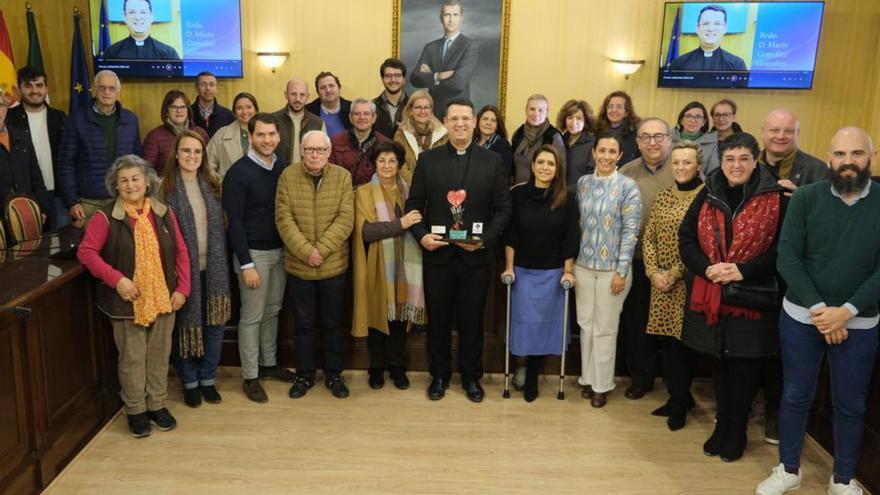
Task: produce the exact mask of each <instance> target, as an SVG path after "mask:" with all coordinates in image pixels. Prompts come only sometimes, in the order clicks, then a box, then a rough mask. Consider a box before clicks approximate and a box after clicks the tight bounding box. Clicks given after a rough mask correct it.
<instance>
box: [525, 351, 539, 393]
mask: <svg viewBox="0 0 880 495" xmlns="http://www.w3.org/2000/svg"><path fill="white" fill-rule="evenodd" d="M538 371H539V368H538V365H537V364H535V363H533V362H532V358H529V362H528V364H527V365H526V383H525V385H524V386H523V398H524V399H525V400H526V402H532V401H534V400H535V399H537V398H538Z"/></svg>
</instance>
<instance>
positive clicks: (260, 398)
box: [241, 378, 269, 404]
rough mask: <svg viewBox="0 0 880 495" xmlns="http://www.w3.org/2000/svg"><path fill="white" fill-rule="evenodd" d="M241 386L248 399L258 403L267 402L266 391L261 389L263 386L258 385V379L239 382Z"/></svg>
mask: <svg viewBox="0 0 880 495" xmlns="http://www.w3.org/2000/svg"><path fill="white" fill-rule="evenodd" d="M241 388H242V389H244V395H246V396H247V398H248V399H250V400H252V401H254V402H259V403H260V404H262V403H264V402H269V396H267V395H266V391H265V390H263V386H262V385H260V380H258V379H256V378H253V379H251V380H245V381H244V383H242V384H241Z"/></svg>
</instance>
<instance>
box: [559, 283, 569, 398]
mask: <svg viewBox="0 0 880 495" xmlns="http://www.w3.org/2000/svg"><path fill="white" fill-rule="evenodd" d="M562 290H564V291H565V307H564V308H563V310H562V354H561V355H560V356H559V392H557V393H556V398H557V399H558V400H565V348H566V347H568V339H566V337H567V336H568V294H569V293H570V292H571V281H570V280H563V281H562Z"/></svg>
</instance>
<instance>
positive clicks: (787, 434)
mask: <svg viewBox="0 0 880 495" xmlns="http://www.w3.org/2000/svg"><path fill="white" fill-rule="evenodd" d="M876 162H877V150H875V149H874V147H873V144H872V142H871V138H870V137H869V136H868V135H867V133H865V131H864V130H862V129H859V128H855V127H847V128H844V129H841V130H839V131H838V132H837V134H835V135H834V138H833V139H832V140H831V151H830V152H829V153H828V163H829V165H830V166H831V178H830V180H822V181H819V182H814V183H812V184H810V185H807V186H803V187H801V188H799V189H798V190H797V191H796V192H795V194H794V195H793V196H792V198H791V202H790V203H789V205H788V211H787V213H786V215H785V221H784V223H783V225H782V233H781V234H780V238H779V246H778V248H777V249H778V259H777V269H778V270H779V273H780V274H781V275H782V277H783V278H784V279H785V281H786V283H787V284H788V290H787V291H786V293H785V299H784V301H783V305H782V308H783V310H782V314H781V315H780V318H779V334H780V340H781V347H782V367H783V377H784V383H783V392H782V407H781V408H780V411H779V425H780V428H779V430H780V438H779V461H780V463H779V465H778V466H776V467H775V468H774V469H773V472H772V473H771V475H770V477H768V478H767V479H766V480H764V481H763V482H761V483H760V484H759V485H758V487H757V489H756V490H755V493H756V494H758V495H770V494H782V493H785V492H788V491H791V490H794V489H796V488H797V487H799V486H800V481H801V474H800V455H801V450H802V448H803V441H804V432H805V430H806V424H807V417H808V415H809V413H810V407H811V406H812V403H813V396H814V395H815V391H816V382H817V379H818V376H819V367H820V366H821V364H822V358H823V356H824V355H825V354H826V353H827V354H828V360H829V364H830V368H831V396H832V398H833V402H834V440H835V442H834V473H833V475H832V476H831V479H830V480H829V483H828V493H829V494H831V495H838V494H856V493H862V492H861V490H859V489H857V488H856V485H855V483H853V482H852V479H853V477H854V476H855V474H856V466H858V463H859V453H860V452H861V444H862V434H863V431H864V417H865V412H866V410H867V397H868V387H869V385H870V383H871V373H872V371H873V369H874V360H875V358H876V355H877V346H878V339H877V332H878V330H877V327H878V322H880V315H878V306H877V301H878V300H880V184H877V183H874V182H872V181H871V167H872V166H873V165H875V164H876Z"/></svg>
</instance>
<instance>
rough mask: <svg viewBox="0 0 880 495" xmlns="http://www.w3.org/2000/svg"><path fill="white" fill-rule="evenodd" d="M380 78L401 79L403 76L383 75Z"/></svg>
mask: <svg viewBox="0 0 880 495" xmlns="http://www.w3.org/2000/svg"><path fill="white" fill-rule="evenodd" d="M382 77H383V78H385V79H403V74H385V75H384V76H382Z"/></svg>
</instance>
